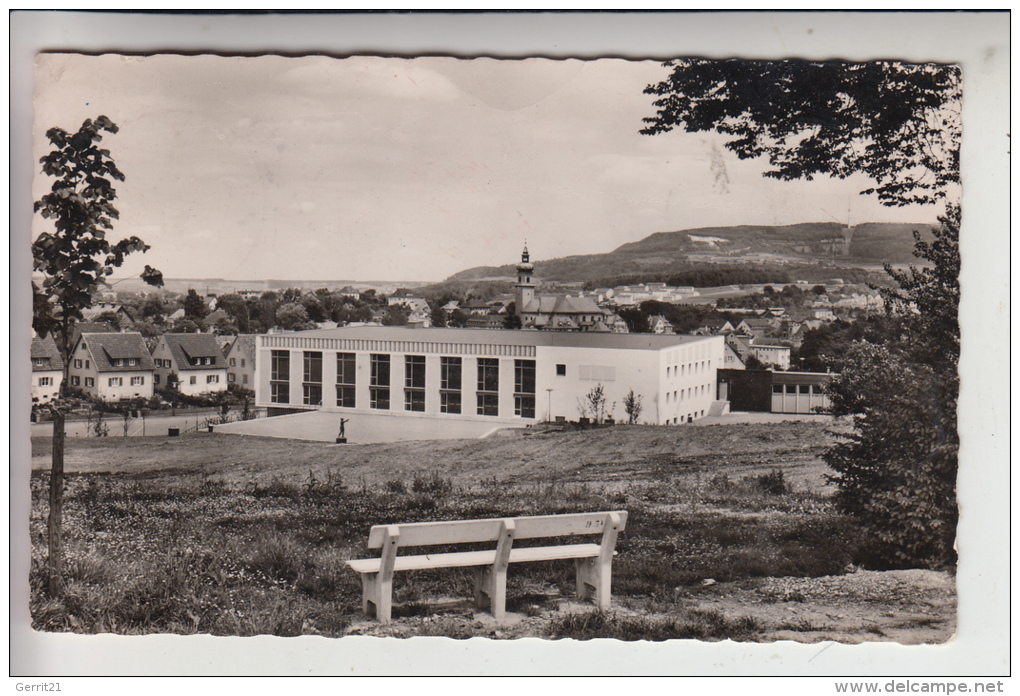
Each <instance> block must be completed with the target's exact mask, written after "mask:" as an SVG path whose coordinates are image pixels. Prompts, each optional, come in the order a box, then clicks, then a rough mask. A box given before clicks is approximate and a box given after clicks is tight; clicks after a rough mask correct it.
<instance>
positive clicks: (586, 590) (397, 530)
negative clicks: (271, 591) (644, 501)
mask: <svg viewBox="0 0 1020 696" xmlns="http://www.w3.org/2000/svg"><path fill="white" fill-rule="evenodd" d="M626 524H627V512H626V511H625V510H619V511H614V512H586V513H579V514H570V515H544V516H536V517H516V518H504V519H486V520H458V521H450V522H421V523H415V524H384V525H377V526H374V527H372V529H371V530H370V531H369V533H368V548H369V549H382V552H381V555H380V557H379V558H365V559H356V560H350V561H347V565H348V566H350V567H351V568H352V569H353V570H354V571H355V572H357V573H359V574H360V575H361V586H362V595H361V608H362V610H363V611H364V612H365V614H366V615H367V616H372V615H373V614H374V615H375V618H376V620H377V621H379V622H381V623H387V622H389V620H390V614H391V610H392V606H393V603H392V600H393V574H394V573H395V572H398V571H402V570H425V569H432V568H474V569H475V573H474V603H475V606H476V607H478V608H479V609H484V608H486V605H488V608H489V611H490V613H491V614H492V615H493V617H495V618H496V619H502V618H503V616H504V614H505V612H506V573H507V566H508V565H509V564H511V563H530V562H534V561H552V560H562V559H566V560H573V561H574V565H575V567H576V573H577V596H578V597H580V598H582V599H589V598H592V597H594V599H595V603H596V604H597V605H598V607H599V608H600V609H608V608H609V597H610V586H611V579H612V562H613V554H614V552H615V551H614V549H615V547H616V537H617V534H619V533H620V531H622V530H623V528H624V527H625V526H626ZM596 534H597V535H600V536H601V539H600V540H599V543H593V542H592V543H567V544H561V545H558V546H516V547H515V546H514V545H513V544H514V541H517V540H521V539H547V538H551V537H577V536H580V537H591V536H594V535H596ZM486 542H488V543H494V544H495V548H491V549H486V550H482V551H460V552H447V553H433V554H428V553H424V554H420V555H404V556H400V555H398V554H397V551H398V549H402V548H407V547H428V546H446V545H456V544H471V543H476V544H477V543H486Z"/></svg>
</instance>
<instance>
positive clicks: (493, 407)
mask: <svg viewBox="0 0 1020 696" xmlns="http://www.w3.org/2000/svg"><path fill="white" fill-rule="evenodd" d="M478 415H480V416H498V415H499V358H478Z"/></svg>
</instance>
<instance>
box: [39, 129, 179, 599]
mask: <svg viewBox="0 0 1020 696" xmlns="http://www.w3.org/2000/svg"><path fill="white" fill-rule="evenodd" d="M117 130H118V129H117V126H116V124H114V123H113V121H111V120H110V119H108V118H107V117H106V116H100V117H98V118H97V119H96V120H95V121H92V120H91V119H87V120H86V121H85V122H84V123H82V125H81V128H79V129H78V131H77V132H76V133H74V134H70V133H68V132H66V131H64V130H62V129H60V128H51V129H50V130H48V131H47V132H46V137H47V138H48V139H49V141H50V143H51V144H52V145H53V147H54V149H53V150H52V151H51V152H50V153H49V154H47V155H45V156H43V157H42V158H41V159H40V160H39V161H40V163H41V164H42V171H43V173H44V174H46V175H47V176H51V177H53V178H54V182H53V185H52V186H51V188H50V191H49V193H46V194H45V195H43V196H42V198H40V199H39V200H38V201H36V202H35V212H37V213H39V214H40V215H41V216H42V217H43V218H44V219H46V220H52V221H53V230H52V231H45V232H42V233H41V234H40V235H39V236H38V237H37V238H36V239H35V241H34V242H33V243H32V261H33V270H34V272H35V273H37V274H40V275H41V276H42V281H41V282H40V283H39V284H36V282H35V281H33V282H32V327H33V328H34V329H35V331H36V333H38V334H39V336H41V337H44V338H45V337H46V336H47V335H50V334H52V335H53V337H54V340H55V342H56V344H57V348H58V349H59V350H60V353H61V356H62V357H63V360H64V376H63V380H62V381H61V384H60V391H59V394H58V398H57V399H55V400H54V401H53V402H51V404H50V409H51V410H52V413H53V454H52V465H51V469H50V485H49V505H50V509H49V517H48V520H47V529H46V531H47V559H46V578H47V589H48V591H49V592H50V594H51V595H53V596H60V595H61V594H62V593H63V540H62V526H63V519H62V518H63V496H64V420H65V415H66V413H67V411H68V410H69V409H70V407H71V405H72V403H71V401H70V400H69V399H68V392H67V389H68V386H69V384H70V379H69V376H68V375H69V371H70V367H71V351H72V350H73V348H74V346H73V345H72V344H71V341H72V340H73V337H74V329H75V326H76V325H77V324H78V322H80V321H82V312H83V310H85V309H88V308H89V307H91V306H92V297H93V295H95V293H96V292H97V291H98V290H99V289H100V288H101V287H102V286H104V285H105V279H106V277H107V276H110V275H112V274H113V272H114V269H116V268H119V267H120V266H122V265H123V263H124V260H125V258H126V257H127V256H128V255H129V254H132V253H135V252H145V251H146V250H147V249H148V246H146V245H145V243H144V242H143V241H142V240H141V239H139V238H138V237H128V238H127V239H123V240H121V241H119V242H117V243H116V244H113V243H111V242H110V241H109V240H108V239H107V238H106V236H107V232H109V231H110V230H112V229H113V222H112V221H113V220H116V219H117V218H118V217H119V216H120V214H119V212H118V211H117V209H116V208H115V207H114V206H113V201H114V200H115V199H116V198H117V194H116V190H115V189H114V187H113V183H112V182H113V181H114V180H116V181H124V174H123V173H122V172H121V171H120V170H119V169H118V168H117V165H116V164H115V163H114V160H113V158H112V157H111V156H110V152H109V150H105V149H101V148H99V143H101V142H102V140H103V133H104V132H105V133H116V132H117ZM141 277H142V279H143V280H145V282H147V283H149V284H150V285H156V286H160V285H162V284H163V276H162V274H160V272H159V271H157V270H155V269H153V268H150V267H149V266H145V269H144V271H143V272H142V274H141Z"/></svg>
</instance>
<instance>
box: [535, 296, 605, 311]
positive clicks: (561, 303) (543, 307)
mask: <svg viewBox="0 0 1020 696" xmlns="http://www.w3.org/2000/svg"><path fill="white" fill-rule="evenodd" d="M521 311H522V312H525V313H527V314H605V313H606V311H605V310H604V309H602V308H601V307H599V306H598V305H597V304H595V301H594V300H592V299H591V298H590V297H572V296H570V295H562V296H560V297H557V296H556V295H541V296H539V297H536V298H535V299H533V300H532V301H531V302H529V303H528V304H526V305H525V306H524V307H523V308H521Z"/></svg>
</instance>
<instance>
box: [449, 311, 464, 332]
mask: <svg viewBox="0 0 1020 696" xmlns="http://www.w3.org/2000/svg"><path fill="white" fill-rule="evenodd" d="M467 320H468V317H467V315H466V314H464V312H462V311H461V310H460V309H455V310H453V311H452V312H450V316H449V317H447V319H446V325H447V326H450V327H453V328H460V327H462V326H464V325H465V324H467Z"/></svg>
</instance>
